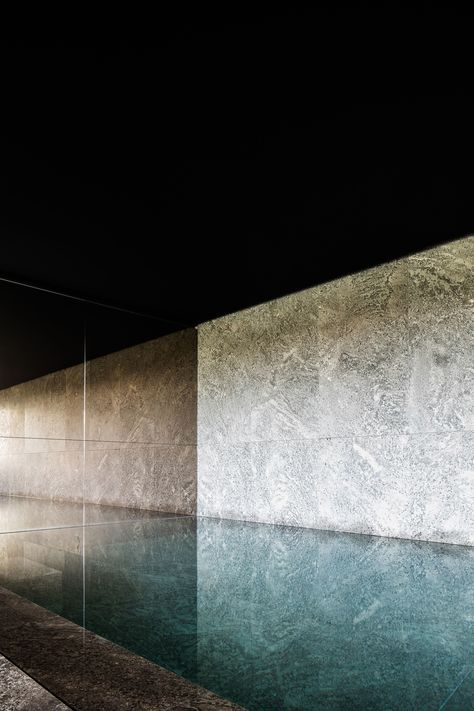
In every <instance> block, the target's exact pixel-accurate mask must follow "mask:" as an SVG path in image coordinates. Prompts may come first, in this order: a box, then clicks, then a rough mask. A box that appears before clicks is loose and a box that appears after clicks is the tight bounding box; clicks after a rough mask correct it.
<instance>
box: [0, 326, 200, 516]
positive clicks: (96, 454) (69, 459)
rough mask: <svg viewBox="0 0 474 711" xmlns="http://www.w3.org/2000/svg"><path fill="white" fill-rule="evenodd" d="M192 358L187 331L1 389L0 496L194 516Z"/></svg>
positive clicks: (193, 338)
mask: <svg viewBox="0 0 474 711" xmlns="http://www.w3.org/2000/svg"><path fill="white" fill-rule="evenodd" d="M196 357H197V356H196V332H195V330H194V329H188V330H186V331H181V332H178V333H175V334H172V335H170V336H165V337H163V338H159V339H156V340H154V341H147V342H146V343H142V344H140V345H138V346H133V347H131V348H127V349H124V350H122V351H117V352H116V353H112V354H110V355H107V356H104V357H101V358H97V359H94V360H91V361H89V362H88V363H87V365H86V369H85V373H84V368H83V366H76V367H74V368H68V369H66V370H62V371H58V372H56V373H51V374H50V375H46V376H44V377H42V378H37V379H35V380H31V381H29V382H26V383H22V384H20V385H16V386H14V387H12V388H8V389H5V390H1V391H0V493H1V494H7V495H19V496H32V497H38V498H46V499H53V500H56V501H61V500H63V501H76V502H81V501H82V500H84V501H86V502H92V503H101V504H113V505H118V506H136V507H140V508H149V509H161V510H164V511H173V512H179V513H188V514H189V513H194V512H195V506H196V398H197V393H196V367H197V364H196ZM84 379H85V380H84ZM84 382H85V388H84ZM84 415H85V420H84ZM84 422H85V426H84ZM84 435H85V437H84ZM86 515H87V510H86ZM78 516H79V513H78V514H77V515H76V518H77V517H78ZM80 519H81V521H82V513H80ZM78 522H79V519H78Z"/></svg>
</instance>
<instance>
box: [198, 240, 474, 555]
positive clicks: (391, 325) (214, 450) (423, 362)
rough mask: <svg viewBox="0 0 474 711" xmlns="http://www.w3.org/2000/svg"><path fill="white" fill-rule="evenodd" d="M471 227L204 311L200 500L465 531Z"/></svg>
mask: <svg viewBox="0 0 474 711" xmlns="http://www.w3.org/2000/svg"><path fill="white" fill-rule="evenodd" d="M473 385H474V238H473V237H468V238H465V239H462V240H458V241H456V242H452V243H449V244H447V245H444V246H441V247H438V248H436V249H433V250H429V251H426V252H422V253H418V254H415V255H413V256H410V257H407V258H405V259H402V260H400V261H397V262H393V263H389V264H386V265H382V266H380V267H377V268H375V269H371V270H368V271H365V272H361V273H358V274H354V275H351V276H348V277H345V278H343V279H339V280H337V281H333V282H330V283H327V284H323V285H321V286H318V287H315V288H312V289H308V290H305V291H302V292H299V293H296V294H292V295H290V296H287V297H284V298H282V299H278V300H275V301H272V302H269V303H265V304H262V305H259V306H256V307H254V308H251V309H247V310H245V311H241V312H238V313H235V314H231V315H229V316H226V317H223V318H220V319H217V320H214V321H211V322H208V323H205V324H203V325H201V326H200V327H199V338H198V392H199V399H198V445H199V446H198V453H199V454H198V513H199V514H200V515H203V516H211V517H221V518H231V519H232V518H234V519H243V520H248V521H261V522H267V523H277V524H289V525H295V526H303V527H315V528H322V529H334V530H342V531H350V532H358V533H368V534H378V535H385V536H395V537H402V538H415V539H417V538H419V539H428V540H434V541H441V542H451V543H460V544H469V545H474V388H473Z"/></svg>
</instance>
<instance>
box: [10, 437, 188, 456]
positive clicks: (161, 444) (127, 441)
mask: <svg viewBox="0 0 474 711" xmlns="http://www.w3.org/2000/svg"><path fill="white" fill-rule="evenodd" d="M1 439H5V440H10V439H15V440H33V441H34V442H42V441H44V442H79V443H82V442H95V443H98V444H133V445H135V444H139V445H140V444H143V445H149V446H153V447H196V446H197V442H147V441H140V440H130V439H81V438H75V437H27V436H20V435H12V436H9V435H0V440H1ZM48 451H51V450H48ZM71 451H73V450H71ZM5 454H6V453H5ZM11 454H15V452H11ZM19 454H24V452H20V453H19ZM31 454H36V452H31Z"/></svg>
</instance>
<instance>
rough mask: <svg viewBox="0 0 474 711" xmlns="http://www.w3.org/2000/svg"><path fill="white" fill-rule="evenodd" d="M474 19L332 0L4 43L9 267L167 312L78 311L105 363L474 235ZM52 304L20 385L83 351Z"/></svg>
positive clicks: (72, 290)
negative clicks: (149, 341) (128, 30)
mask: <svg viewBox="0 0 474 711" xmlns="http://www.w3.org/2000/svg"><path fill="white" fill-rule="evenodd" d="M139 30H140V28H139ZM150 30H151V32H150ZM472 30H473V23H472V13H470V12H465V11H463V10H461V9H460V8H458V7H457V6H456V4H455V3H449V4H448V3H424V4H414V3H410V4H408V3H407V4H402V3H352V4H350V5H347V6H346V5H342V4H341V5H338V4H336V3H332V4H328V5H327V7H324V6H323V7H322V8H319V9H314V10H311V11H304V12H303V11H301V12H298V11H290V10H287V11H285V12H282V13H280V14H278V13H276V12H273V13H270V14H267V15H257V14H255V13H254V14H253V15H251V16H244V15H243V14H242V15H237V14H235V13H234V14H233V15H231V14H228V15H224V14H222V13H220V14H211V13H210V12H208V13H207V14H206V13H205V14H203V13H202V12H199V13H198V12H197V11H196V12H195V13H194V14H186V15H185V14H183V10H182V8H181V14H179V15H178V14H173V13H171V12H168V13H167V14H163V12H161V14H159V15H158V16H157V17H156V18H155V19H154V20H153V21H152V20H151V18H150V20H149V21H147V19H146V18H143V21H142V27H141V31H139V32H138V34H137V36H136V37H135V39H134V40H133V41H132V40H130V41H119V39H116V36H115V31H114V30H113V29H112V28H111V27H109V28H108V30H107V32H104V33H103V34H101V35H100V38H99V39H97V40H94V41H91V42H89V41H84V40H83V41H81V42H77V41H75V40H67V41H66V40H65V39H61V40H57V39H56V40H55V41H52V42H49V41H46V40H44V41H42V42H39V41H38V42H33V43H25V42H16V43H9V44H3V45H2V46H1V48H0V50H1V55H0V58H1V61H2V64H1V66H2V70H1V71H2V85H1V86H2V89H1V91H2V107H3V108H2V120H1V131H0V181H1V185H0V201H1V203H0V230H1V237H2V239H1V253H0V276H3V277H7V278H11V279H14V280H19V281H23V282H27V283H29V284H34V285H38V286H41V287H45V288H47V289H53V290H58V291H60V292H64V293H67V294H70V295H74V296H79V297H82V298H85V299H93V300H95V301H99V302H104V303H106V304H110V305H113V306H120V307H123V308H125V309H131V310H134V311H138V312H142V313H144V314H148V315H150V316H153V317H154V319H153V325H152V326H150V323H151V322H149V321H148V322H147V324H148V325H147V326H146V327H145V326H144V327H143V330H141V328H142V327H140V328H137V327H133V326H132V321H133V319H132V318H131V317H129V316H126V315H125V314H123V315H122V316H118V315H117V314H115V316H114V317H112V316H111V315H110V314H109V316H106V315H105V314H106V312H105V311H103V312H101V314H100V316H99V317H94V319H92V318H91V316H90V314H89V315H88V317H87V318H85V317H84V316H83V315H81V316H80V317H77V318H78V322H80V323H81V328H82V327H83V324H84V320H88V319H89V321H90V322H91V323H92V321H94V323H95V326H94V328H93V332H94V333H95V336H94V338H93V343H94V345H92V344H91V354H92V353H93V354H94V355H97V354H100V353H103V352H107V351H108V350H113V349H115V348H117V347H122V346H123V345H127V344H129V343H131V342H136V341H137V340H140V339H141V338H142V337H152V336H155V335H161V334H164V333H167V332H170V331H172V330H175V329H177V328H181V327H183V326H186V325H195V324H197V323H199V322H202V321H204V320H207V319H209V318H212V317H216V316H219V315H222V314H224V313H228V312H231V311H234V310H236V309H239V308H242V307H245V306H249V305H252V304H255V303H258V302H261V301H264V300H267V299H270V298H273V297H275V296H280V295H282V294H284V293H288V292H291V291H294V290H297V289H301V288H305V287H308V286H311V285H315V284H318V283H321V282H322V281H326V280H328V279H332V278H334V277H337V276H341V275H343V274H347V273H350V272H354V271H357V270H360V269H363V268H366V267H369V266H372V265H375V264H377V263H380V262H383V261H387V260H389V259H393V258H397V257H400V256H402V255H405V254H408V253H412V252H415V251H417V250H420V249H423V248H426V247H429V246H433V245H435V244H439V243H441V242H445V241H448V240H451V239H455V238H458V237H462V236H464V235H466V234H468V233H470V232H473V231H474V210H473V207H472V194H473V192H472V188H473V177H472V168H473V161H472V154H473V145H472V122H473V112H472V96H471V95H472V76H471V60H470V56H469V54H470V47H471V44H472ZM145 33H146V37H145ZM120 36H123V33H119V32H117V37H120ZM30 302H31V303H30V306H28V308H26V307H22V308H20V309H19V310H18V311H17V312H16V311H15V308H16V307H15V305H14V303H13V301H11V300H10V302H7V301H4V308H3V311H4V312H5V313H6V312H8V314H9V315H8V316H7V315H4V317H3V321H2V333H3V336H2V338H3V349H4V350H5V348H10V353H11V357H10V360H11V361H13V360H14V359H15V358H14V356H13V355H12V354H14V353H18V350H19V343H20V342H19V340H18V335H15V334H18V333H19V332H20V331H23V333H24V334H25V333H28V332H31V333H33V332H34V334H35V335H34V337H33V336H32V337H31V339H30V343H29V345H28V343H27V341H28V338H27V336H25V335H23V337H22V340H21V351H22V354H23V355H22V356H21V358H22V359H23V362H22V364H18V361H17V366H18V367H17V374H16V375H15V378H14V379H15V380H16V381H17V380H18V378H20V379H27V378H28V377H35V376H36V375H38V374H40V373H41V372H47V371H48V370H51V369H56V368H57V367H62V365H65V364H71V363H72V361H74V359H75V356H74V357H73V354H72V350H70V351H69V352H68V343H69V341H70V340H71V338H70V333H69V331H70V328H69V331H68V329H66V330H65V331H64V332H61V328H60V327H59V325H58V324H59V323H60V322H63V323H65V322H67V320H68V318H69V316H68V314H69V308H73V307H67V308H66V307H65V311H64V312H61V313H62V315H61V316H58V317H57V318H56V320H55V319H54V318H53V317H52V316H51V313H52V311H51V308H50V310H49V312H48V309H46V308H45V302H44V300H42V299H40V298H38V299H36V300H35V298H34V296H33V295H32V296H31V298H30ZM74 308H75V307H74ZM76 311H77V309H76ZM28 313H29V314H30V317H29V318H28V317H27V314H28ZM81 313H82V312H81ZM110 313H111V312H110ZM15 314H17V316H18V317H16V316H15ZM71 318H72V317H71ZM74 318H76V316H74ZM15 321H16V323H17V326H16V330H15V329H14V330H12V328H11V327H9V326H8V323H12V322H15ZM20 321H21V323H22V326H21V328H19V326H18V324H19V323H20ZM33 323H34V326H33V325H32V324H33ZM141 323H142V325H143V324H145V321H144V320H142V321H141ZM29 324H30V325H29ZM97 324H99V325H97ZM103 324H108V326H107V327H103ZM42 325H43V326H44V328H43V327H42ZM14 331H15V333H14ZM74 332H75V328H74ZM53 333H56V337H53V336H52V334H53ZM67 333H69V335H67ZM61 334H62V335H61ZM81 338H82V335H81ZM15 339H16V340H15ZM40 342H41V343H42V346H41V348H39V346H38V344H39V343H40ZM53 342H54V348H53V346H52V344H53ZM75 348H76V347H75ZM75 348H74V349H73V350H74V352H75ZM94 348H95V350H94ZM40 351H41V352H40ZM53 351H54V353H55V355H54V357H53V356H52V353H53ZM27 353H30V355H27ZM41 353H42V354H41ZM61 353H62V354H63V355H61ZM31 354H34V358H33V357H32V356H31ZM33 360H34V363H33ZM53 363H54V367H53ZM22 370H23V374H21V371H22ZM3 372H4V379H3V381H2V382H3V383H8V382H11V381H12V377H13V376H12V377H10V373H9V369H8V368H4V371H3ZM0 380H1V379H0ZM0 384H1V383H0Z"/></svg>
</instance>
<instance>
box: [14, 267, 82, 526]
mask: <svg viewBox="0 0 474 711" xmlns="http://www.w3.org/2000/svg"><path fill="white" fill-rule="evenodd" d="M0 327H1V333H2V338H1V343H0V531H5V530H15V528H17V526H18V525H19V526H21V527H22V528H29V527H30V526H31V527H39V526H50V525H55V521H56V520H57V518H58V515H59V518H61V519H62V521H63V522H64V523H69V524H77V523H81V521H82V509H81V507H80V504H82V498H83V497H82V488H83V487H82V481H83V444H82V439H83V413H84V366H83V354H84V319H83V313H82V305H81V304H80V302H77V301H75V300H73V299H68V298H65V297H61V296H58V295H55V294H50V293H48V292H45V291H41V290H38V289H31V288H28V287H24V286H18V285H15V284H11V283H8V282H5V281H2V280H0ZM4 497H28V498H29V499H42V500H44V501H45V502H49V503H50V504H51V505H50V506H47V505H45V506H43V507H42V509H41V511H40V510H39V509H35V511H34V514H35V518H34V520H33V519H32V520H31V522H30V521H28V519H27V517H26V514H27V507H23V508H22V509H21V514H20V518H19V519H18V520H17V517H16V515H15V513H14V509H15V506H14V503H12V505H9V504H8V503H6V502H5V501H4ZM59 501H67V502H71V503H72V504H75V505H73V506H69V507H68V506H65V507H64V508H63V510H62V511H61V513H60V514H58V513H57V511H56V507H55V506H54V505H53V502H59ZM40 514H41V515H42V516H43V518H40ZM20 519H21V520H20Z"/></svg>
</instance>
